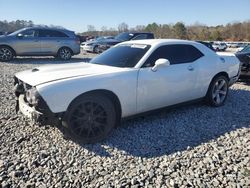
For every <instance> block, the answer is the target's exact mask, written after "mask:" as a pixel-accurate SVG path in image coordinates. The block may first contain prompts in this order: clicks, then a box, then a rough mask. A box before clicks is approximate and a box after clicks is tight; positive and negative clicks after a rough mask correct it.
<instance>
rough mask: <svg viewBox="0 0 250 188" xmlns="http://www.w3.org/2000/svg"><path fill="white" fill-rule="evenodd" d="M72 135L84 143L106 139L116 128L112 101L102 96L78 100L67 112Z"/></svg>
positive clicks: (68, 125) (68, 126)
mask: <svg viewBox="0 0 250 188" xmlns="http://www.w3.org/2000/svg"><path fill="white" fill-rule="evenodd" d="M65 116H66V118H65V119H66V126H67V128H68V130H69V132H70V134H71V135H72V136H73V137H74V138H76V139H78V140H80V141H81V142H83V143H95V142H98V141H101V140H103V139H104V138H106V137H107V136H108V135H109V134H110V133H111V132H112V130H113V128H114V127H115V123H116V112H115V107H114V105H113V103H112V101H111V100H110V99H109V98H107V97H105V96H102V95H86V96H82V97H79V98H77V99H76V100H75V101H74V102H73V103H72V104H71V105H70V107H69V109H68V111H67V112H66V115H65Z"/></svg>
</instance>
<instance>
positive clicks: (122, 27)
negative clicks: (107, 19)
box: [118, 22, 128, 32]
mask: <svg viewBox="0 0 250 188" xmlns="http://www.w3.org/2000/svg"><path fill="white" fill-rule="evenodd" d="M118 31H119V32H126V31H128V24H126V23H125V22H122V23H120V24H119V25H118Z"/></svg>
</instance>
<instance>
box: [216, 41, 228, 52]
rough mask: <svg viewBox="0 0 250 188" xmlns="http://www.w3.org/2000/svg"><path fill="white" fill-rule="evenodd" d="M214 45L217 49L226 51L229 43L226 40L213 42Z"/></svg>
mask: <svg viewBox="0 0 250 188" xmlns="http://www.w3.org/2000/svg"><path fill="white" fill-rule="evenodd" d="M212 46H213V48H214V49H215V50H216V51H225V50H226V49H227V45H226V43H224V42H213V44H212Z"/></svg>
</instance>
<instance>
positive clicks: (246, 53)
mask: <svg viewBox="0 0 250 188" xmlns="http://www.w3.org/2000/svg"><path fill="white" fill-rule="evenodd" d="M235 55H236V57H238V59H239V60H240V62H241V73H240V78H250V45H247V46H246V47H245V48H244V49H243V50H241V51H239V52H237V53H236V54H235Z"/></svg>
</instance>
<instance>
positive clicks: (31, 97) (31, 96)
mask: <svg viewBox="0 0 250 188" xmlns="http://www.w3.org/2000/svg"><path fill="white" fill-rule="evenodd" d="M25 98H26V101H27V102H28V103H29V104H31V105H34V106H35V105H37V104H38V98H39V94H38V91H37V90H36V88H35V87H32V88H31V89H29V90H27V91H26V93H25Z"/></svg>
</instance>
